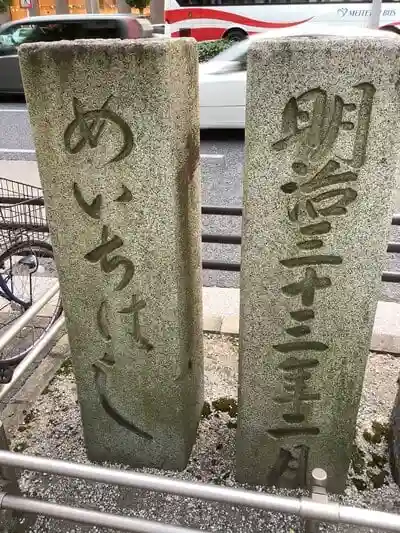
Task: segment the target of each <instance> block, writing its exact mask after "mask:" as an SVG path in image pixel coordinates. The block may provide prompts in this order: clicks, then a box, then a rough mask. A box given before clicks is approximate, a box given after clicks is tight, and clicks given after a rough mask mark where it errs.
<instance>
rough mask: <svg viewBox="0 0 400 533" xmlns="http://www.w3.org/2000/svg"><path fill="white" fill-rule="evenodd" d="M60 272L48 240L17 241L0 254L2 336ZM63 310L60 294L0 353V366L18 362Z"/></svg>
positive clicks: (0, 322)
mask: <svg viewBox="0 0 400 533" xmlns="http://www.w3.org/2000/svg"><path fill="white" fill-rule="evenodd" d="M56 279H57V272H56V267H55V263H54V256H53V249H52V247H51V245H50V244H49V243H47V242H41V241H33V242H31V241H25V242H20V243H16V244H14V245H13V246H11V247H10V248H9V249H8V250H6V251H5V252H4V253H3V254H0V335H1V334H2V333H3V332H5V331H6V330H7V328H9V327H10V325H11V324H12V323H13V322H14V321H15V320H16V319H17V318H18V317H19V316H21V315H22V314H23V313H24V312H25V311H26V310H27V309H28V308H29V307H31V305H32V304H33V303H34V302H36V301H37V300H39V299H40V298H41V296H43V294H44V293H45V292H47V291H48V290H49V289H50V287H51V286H52V285H53V284H54V282H55V280H56ZM61 312H62V308H61V301H60V294H59V293H57V294H56V295H55V296H54V297H53V298H52V299H51V300H50V302H48V304H46V305H45V306H44V308H43V309H42V310H41V311H39V313H38V315H37V316H36V317H35V318H34V319H33V320H32V321H31V323H29V324H28V325H27V326H25V327H24V328H23V329H22V330H21V331H20V332H19V333H18V334H17V336H16V337H15V338H14V339H13V340H12V341H11V343H10V344H9V345H8V346H6V347H5V348H4V349H3V350H2V352H1V353H0V368H4V367H5V366H6V365H9V364H13V365H15V364H18V363H19V362H20V361H21V360H22V359H23V358H24V357H25V355H26V354H27V353H28V352H29V350H30V349H31V348H32V347H33V346H35V344H37V343H38V342H39V340H40V339H41V338H42V337H43V335H44V334H45V333H46V331H47V330H48V329H49V328H50V326H51V325H52V324H53V323H54V321H55V320H56V319H57V318H58V317H59V316H60V314H61Z"/></svg>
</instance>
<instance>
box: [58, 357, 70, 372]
mask: <svg viewBox="0 0 400 533" xmlns="http://www.w3.org/2000/svg"><path fill="white" fill-rule="evenodd" d="M72 372H73V368H72V361H71V358H70V357H68V358H67V359H66V360H65V361H64V362H63V364H62V365H61V366H60V368H59V369H58V370H57V376H60V375H63V376H69V375H70V374H72Z"/></svg>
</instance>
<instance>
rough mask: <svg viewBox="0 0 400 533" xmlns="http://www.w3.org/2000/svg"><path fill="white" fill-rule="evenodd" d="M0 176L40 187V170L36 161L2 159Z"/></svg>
mask: <svg viewBox="0 0 400 533" xmlns="http://www.w3.org/2000/svg"><path fill="white" fill-rule="evenodd" d="M0 178H7V179H9V180H14V181H20V182H22V183H26V184H27V185H33V186H34V187H40V178H39V171H38V168H37V163H36V161H13V160H6V159H0Z"/></svg>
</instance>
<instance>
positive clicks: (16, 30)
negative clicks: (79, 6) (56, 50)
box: [0, 22, 76, 55]
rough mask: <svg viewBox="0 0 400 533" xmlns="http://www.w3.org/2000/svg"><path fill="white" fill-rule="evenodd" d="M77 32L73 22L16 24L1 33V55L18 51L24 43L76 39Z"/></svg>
mask: <svg viewBox="0 0 400 533" xmlns="http://www.w3.org/2000/svg"><path fill="white" fill-rule="evenodd" d="M75 38H76V32H75V31H74V29H73V27H72V25H71V24H68V23H63V22H56V23H52V22H40V23H37V24H15V25H13V26H11V27H10V28H7V29H6V30H5V31H4V32H2V33H0V55H7V54H10V53H11V54H12V53H16V49H17V48H18V46H20V45H21V44H23V43H35V42H39V41H44V42H49V41H61V40H62V39H67V40H71V39H75Z"/></svg>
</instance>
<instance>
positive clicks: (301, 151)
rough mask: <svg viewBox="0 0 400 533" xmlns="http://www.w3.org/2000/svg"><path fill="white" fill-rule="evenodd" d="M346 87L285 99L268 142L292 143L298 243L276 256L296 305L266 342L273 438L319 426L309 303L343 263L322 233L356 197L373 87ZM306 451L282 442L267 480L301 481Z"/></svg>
mask: <svg viewBox="0 0 400 533" xmlns="http://www.w3.org/2000/svg"><path fill="white" fill-rule="evenodd" d="M353 89H354V91H355V94H356V95H357V96H358V98H359V101H358V103H356V102H345V101H344V100H343V98H342V97H341V96H340V95H329V94H328V92H327V91H326V90H324V89H323V88H321V87H316V88H313V89H311V90H308V91H306V92H304V93H302V94H301V95H300V96H298V97H294V96H293V97H292V98H290V100H289V101H288V103H287V104H286V106H285V108H284V110H283V113H282V135H281V138H280V139H279V140H278V141H277V142H274V143H273V144H272V148H273V150H275V151H282V150H285V149H287V148H288V147H292V148H293V147H294V148H295V151H294V153H295V156H294V158H295V160H294V161H293V162H292V163H291V166H290V170H291V172H292V175H293V179H290V180H289V181H287V182H286V183H283V184H282V185H281V187H280V188H281V191H282V194H283V195H284V197H285V198H286V201H287V217H288V221H289V223H290V224H292V225H293V227H294V228H295V231H297V232H298V233H299V239H298V240H297V242H296V249H297V250H296V251H294V252H293V253H292V254H290V256H289V257H282V258H280V259H279V263H280V265H281V266H282V267H283V268H284V269H285V270H288V271H289V272H292V273H293V274H294V275H295V276H296V277H293V278H292V280H291V281H290V282H287V283H286V284H285V285H283V286H282V287H281V293H282V295H283V296H284V297H286V298H288V299H289V300H290V301H293V304H294V305H295V306H296V307H297V309H296V308H294V309H293V310H291V311H290V319H291V323H289V324H287V325H285V326H284V328H283V329H284V332H285V334H286V335H288V336H289V337H288V340H287V341H284V342H282V341H281V342H279V343H275V344H273V349H274V350H275V351H276V352H277V353H278V354H280V356H282V358H281V359H280V362H279V363H278V364H277V370H278V371H280V373H281V376H282V386H281V387H282V388H281V390H277V391H276V394H275V395H274V397H273V401H274V402H275V404H276V405H277V406H279V408H280V417H281V419H282V423H278V424H277V425H276V426H275V427H270V428H268V430H267V431H268V435H269V436H270V437H272V438H273V439H275V440H282V439H295V438H298V437H302V436H310V437H312V436H315V437H317V436H318V435H319V433H320V428H319V427H317V426H316V425H313V424H310V423H309V421H308V420H307V416H308V413H309V412H310V405H312V404H313V403H315V402H319V401H320V400H321V393H320V391H318V390H315V388H314V385H313V372H314V371H315V370H316V369H317V368H318V366H319V364H320V359H319V357H321V355H323V354H324V353H325V352H326V351H327V350H329V346H328V344H326V343H325V342H324V340H323V339H319V338H314V336H313V333H312V327H311V323H312V321H313V320H315V319H316V312H315V310H314V309H312V308H313V307H314V305H315V304H316V302H317V301H318V298H319V297H321V296H322V295H325V294H326V296H328V295H329V289H330V288H331V286H332V284H333V281H332V280H333V279H334V273H335V269H336V268H339V267H340V266H341V265H342V264H343V257H342V256H341V255H339V254H336V253H334V251H333V250H332V249H331V248H330V249H329V250H325V249H324V248H325V244H324V236H325V235H326V234H328V233H330V232H331V230H332V220H334V219H335V218H336V217H339V218H340V217H343V216H345V215H346V214H347V213H348V211H349V209H350V208H351V204H353V203H354V202H355V201H356V200H357V179H358V171H359V169H360V168H361V167H362V166H363V164H364V163H365V160H366V157H367V141H368V132H369V124H370V116H371V111H372V104H373V98H374V94H375V88H374V86H373V85H372V84H370V83H364V82H363V83H360V84H357V85H355V86H354V87H353ZM342 132H346V135H347V136H349V135H350V136H352V137H351V138H352V140H353V142H352V146H353V148H352V152H351V156H350V157H343V156H342V155H338V154H340V139H341V135H342ZM349 138H350V137H347V138H346V143H345V145H346V146H349ZM314 250H315V251H314ZM320 268H323V269H324V271H323V273H320V270H319V269H320ZM328 297H329V296H328ZM298 303H300V304H301V307H300V306H298V305H297V304H298ZM292 320H293V321H294V323H293V322H292ZM290 442H292V441H290ZM308 454H309V447H308V446H306V445H305V444H304V443H300V444H298V445H292V444H291V445H290V446H289V447H287V446H285V445H282V446H281V447H280V451H279V454H278V458H277V461H276V463H275V465H274V466H273V467H272V469H271V471H270V474H269V480H270V483H273V484H276V483H277V482H279V480H280V479H281V478H282V476H283V474H284V472H286V474H288V472H289V474H290V475H289V478H290V479H291V480H292V481H293V483H292V487H293V486H304V484H305V474H306V470H307V458H308ZM299 483H300V484H299Z"/></svg>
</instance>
